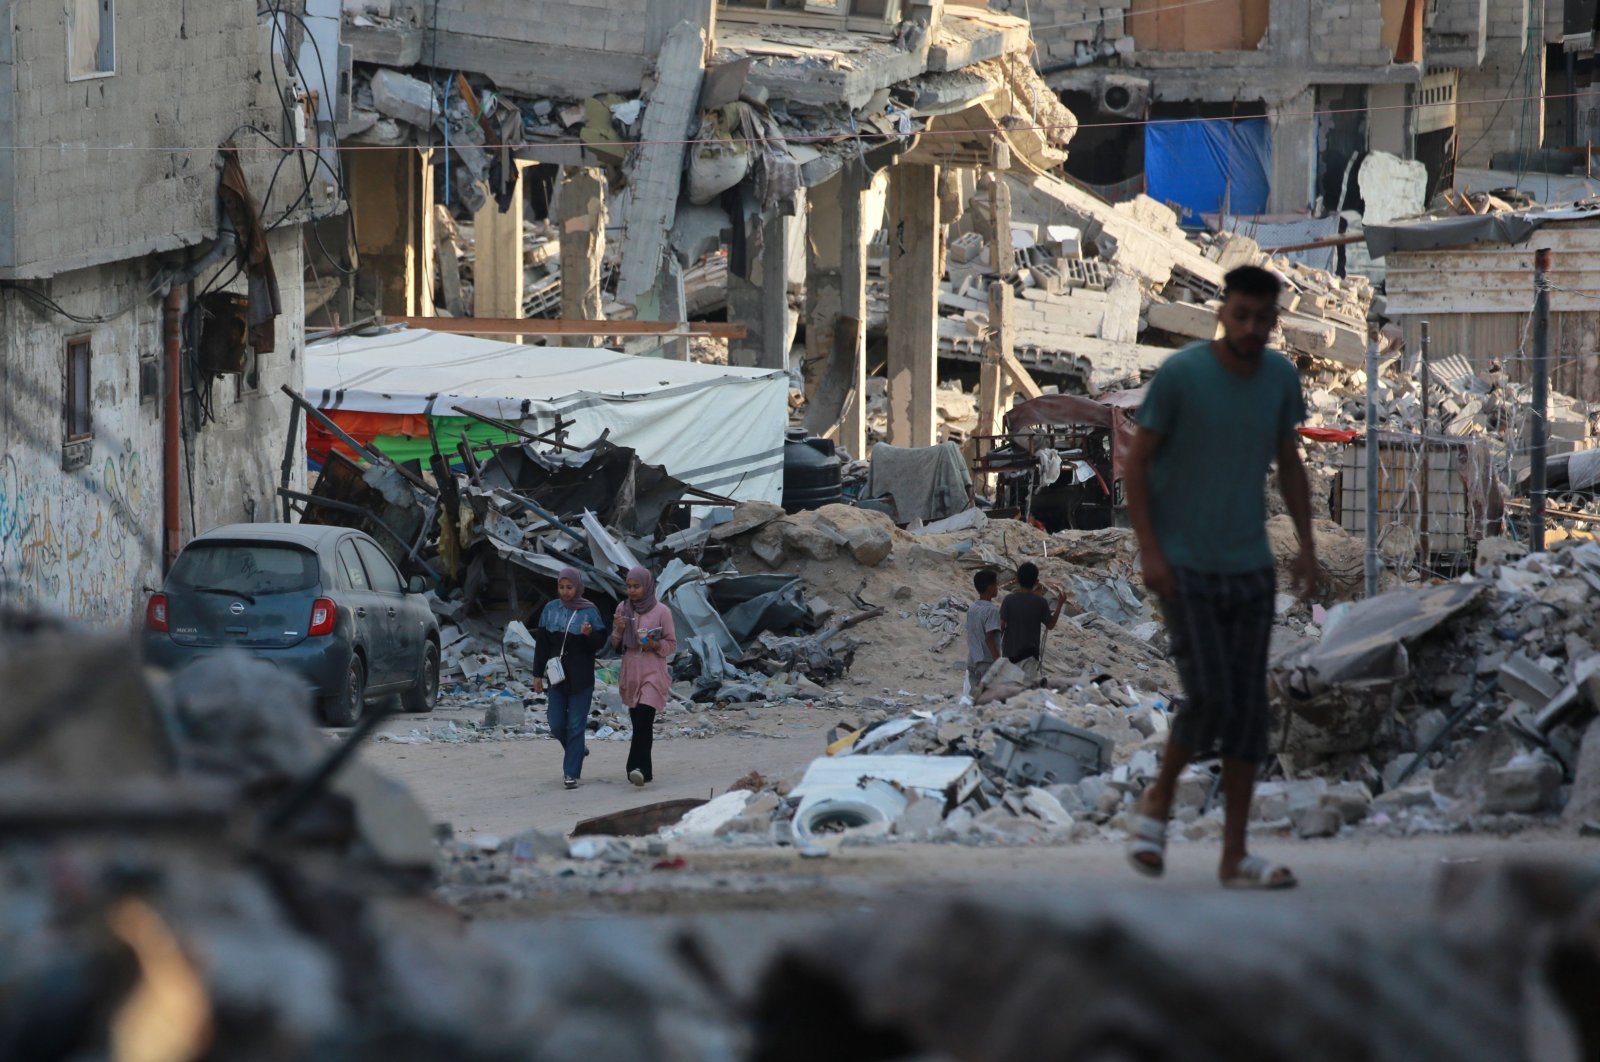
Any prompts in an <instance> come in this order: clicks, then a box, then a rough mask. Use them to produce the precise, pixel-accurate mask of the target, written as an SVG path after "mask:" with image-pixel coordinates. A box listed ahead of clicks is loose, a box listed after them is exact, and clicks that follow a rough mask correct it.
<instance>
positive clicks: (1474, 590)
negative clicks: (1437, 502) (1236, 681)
mask: <svg viewBox="0 0 1600 1062" xmlns="http://www.w3.org/2000/svg"><path fill="white" fill-rule="evenodd" d="M1597 589H1600V546H1597V545H1595V544H1594V543H1593V542H1583V543H1569V544H1565V548H1557V549H1555V550H1553V551H1551V552H1549V553H1545V554H1539V555H1534V556H1524V555H1523V550H1522V547H1520V546H1517V545H1515V544H1514V543H1510V542H1508V541H1506V540H1503V539H1490V540H1486V541H1485V542H1483V543H1482V544H1481V545H1480V547H1479V561H1478V567H1477V570H1476V571H1475V573H1473V574H1469V575H1464V576H1462V577H1461V578H1460V579H1459V580H1456V581H1454V582H1446V583H1441V584H1437V585H1434V586H1429V587H1424V588H1421V589H1400V590H1395V591H1391V592H1389V593H1387V594H1383V595H1380V596H1378V597H1376V598H1372V599H1369V600H1367V601H1363V602H1361V603H1360V604H1356V605H1348V606H1339V607H1338V608H1336V609H1335V610H1334V613H1333V614H1330V615H1329V616H1328V617H1327V620H1326V623H1325V625H1324V628H1323V634H1322V636H1321V640H1320V641H1319V642H1316V643H1309V642H1308V643H1302V644H1300V645H1297V646H1290V647H1287V648H1286V649H1285V650H1284V651H1283V652H1282V653H1281V654H1280V655H1279V656H1278V657H1277V658H1276V659H1275V662H1274V664H1273V668H1272V672H1271V679H1272V683H1273V686H1274V688H1275V691H1276V694H1277V698H1276V699H1277V702H1278V704H1279V705H1280V709H1281V715H1280V724H1279V725H1280V727H1281V730H1280V735H1281V745H1280V747H1281V750H1282V762H1283V764H1284V765H1285V767H1286V769H1287V771H1288V774H1289V776H1290V777H1291V779H1297V778H1298V779H1303V777H1304V776H1308V775H1315V776H1316V778H1315V780H1314V781H1309V782H1308V781H1304V780H1301V781H1294V780H1291V781H1289V782H1288V783H1286V787H1285V790H1284V792H1283V793H1282V795H1283V796H1284V798H1285V799H1286V800H1287V802H1288V804H1289V807H1288V808H1287V810H1288V811H1289V812H1290V817H1291V818H1295V819H1296V820H1297V821H1296V828H1297V829H1300V830H1301V831H1302V832H1303V833H1306V832H1311V833H1319V832H1321V831H1324V830H1331V831H1333V832H1336V830H1337V824H1335V823H1332V822H1330V821H1328V820H1326V819H1325V818H1321V817H1316V816H1312V817H1311V818H1307V819H1306V820H1305V821H1299V819H1300V816H1298V815H1297V810H1299V809H1297V808H1296V807H1295V806H1294V805H1297V804H1298V805H1300V808H1301V809H1305V808H1309V807H1311V806H1313V805H1320V806H1322V807H1324V808H1326V807H1327V806H1328V805H1329V804H1333V803H1336V804H1337V805H1338V807H1339V809H1340V811H1341V813H1342V814H1343V817H1344V821H1345V822H1346V823H1352V822H1355V821H1360V820H1362V819H1365V818H1367V816H1368V815H1369V814H1370V816H1371V820H1370V821H1372V822H1373V823H1374V824H1375V825H1377V826H1379V827H1383V828H1387V829H1391V830H1397V831H1400V832H1417V831H1437V830H1461V829H1487V830H1509V829H1516V828H1520V827H1521V826H1522V825H1526V824H1527V823H1529V822H1533V821H1538V819H1540V818H1543V819H1549V818H1551V817H1553V816H1556V815H1558V814H1563V813H1564V814H1565V819H1566V821H1567V822H1568V823H1569V824H1570V825H1571V826H1573V827H1578V828H1581V827H1583V826H1584V824H1585V823H1590V822H1594V821H1597V820H1596V812H1597V811H1600V759H1597V757H1600V725H1597V724H1596V723H1595V711H1596V708H1597V706H1600V683H1597V682H1596V681H1595V679H1596V676H1600V607H1597V605H1596V601H1597V600H1600V599H1597V598H1596V596H1595V594H1596V590H1597ZM1340 612H1343V614H1342V615H1339V614H1338V613H1340ZM1338 778H1343V779H1344V781H1343V783H1340V784H1339V785H1331V784H1329V780H1331V779H1338ZM1308 786H1309V787H1310V788H1308ZM1313 789H1314V790H1315V791H1313ZM1336 790H1337V794H1336V793H1335V791H1336ZM1330 794H1335V795H1330ZM1310 814H1311V813H1310V812H1307V815H1310Z"/></svg>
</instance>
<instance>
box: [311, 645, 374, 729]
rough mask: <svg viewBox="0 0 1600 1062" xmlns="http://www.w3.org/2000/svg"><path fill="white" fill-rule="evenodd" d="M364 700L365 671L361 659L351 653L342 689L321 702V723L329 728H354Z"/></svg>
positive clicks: (365, 692)
mask: <svg viewBox="0 0 1600 1062" xmlns="http://www.w3.org/2000/svg"><path fill="white" fill-rule="evenodd" d="M366 699H367V669H366V667H365V666H364V665H363V664H362V663H361V658H360V657H359V656H356V655H355V654H354V653H352V654H351V655H350V666H349V668H347V669H346V670H345V675H344V687H343V688H342V689H341V690H340V691H339V692H338V693H337V694H335V695H334V696H332V697H328V698H326V699H325V700H324V701H323V702H322V721H323V722H325V723H327V724H328V725H329V726H354V725H355V722H356V720H357V719H359V718H360V717H361V708H362V705H363V704H365V703H366Z"/></svg>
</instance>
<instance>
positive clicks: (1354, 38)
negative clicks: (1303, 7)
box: [1311, 0, 1393, 67]
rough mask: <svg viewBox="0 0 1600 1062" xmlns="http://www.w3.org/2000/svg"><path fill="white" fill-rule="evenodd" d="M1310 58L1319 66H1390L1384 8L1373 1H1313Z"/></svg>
mask: <svg viewBox="0 0 1600 1062" xmlns="http://www.w3.org/2000/svg"><path fill="white" fill-rule="evenodd" d="M1311 27H1312V32H1311V58H1312V61H1313V62H1314V63H1316V65H1318V66H1377V67H1383V66H1388V65H1389V63H1390V62H1391V60H1392V59H1393V53H1392V52H1390V50H1389V49H1388V48H1385V47H1384V46H1383V8H1382V5H1380V4H1377V3H1374V2H1373V0H1311Z"/></svg>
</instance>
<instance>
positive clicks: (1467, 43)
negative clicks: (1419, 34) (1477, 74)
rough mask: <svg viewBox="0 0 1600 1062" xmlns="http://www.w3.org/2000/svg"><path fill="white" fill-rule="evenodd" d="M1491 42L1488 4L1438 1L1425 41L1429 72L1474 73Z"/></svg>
mask: <svg viewBox="0 0 1600 1062" xmlns="http://www.w3.org/2000/svg"><path fill="white" fill-rule="evenodd" d="M1488 39H1489V0H1439V3H1438V5H1437V7H1436V8H1435V10H1434V15H1433V22H1432V24H1431V25H1429V26H1428V29H1427V35H1426V41H1425V45H1426V54H1427V57H1428V69H1429V70H1430V71H1431V70H1442V69H1447V68H1451V67H1454V68H1456V69H1461V70H1465V69H1471V68H1472V67H1475V66H1477V65H1478V64H1479V63H1481V62H1483V54H1484V47H1485V45H1486V44H1487V43H1488Z"/></svg>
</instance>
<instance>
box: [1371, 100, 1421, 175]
mask: <svg viewBox="0 0 1600 1062" xmlns="http://www.w3.org/2000/svg"><path fill="white" fill-rule="evenodd" d="M1409 89H1410V86H1409V85H1373V86H1371V87H1370V88H1368V89H1367V107H1368V111H1367V144H1368V146H1369V147H1371V148H1372V150H1373V151H1387V152H1388V153H1389V154H1391V155H1398V156H1399V157H1400V158H1403V159H1411V158H1416V151H1415V150H1414V148H1413V146H1412V136H1411V124H1412V123H1411V118H1412V112H1411V111H1410V110H1408V109H1407V108H1406V93H1407V91H1408V90H1409Z"/></svg>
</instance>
